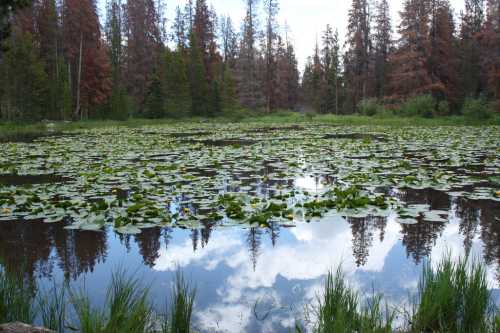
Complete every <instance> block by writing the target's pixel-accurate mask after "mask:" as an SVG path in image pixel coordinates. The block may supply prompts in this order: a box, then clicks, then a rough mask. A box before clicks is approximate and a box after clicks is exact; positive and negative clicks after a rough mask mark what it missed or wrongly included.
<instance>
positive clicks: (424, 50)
mask: <svg viewBox="0 0 500 333" xmlns="http://www.w3.org/2000/svg"><path fill="white" fill-rule="evenodd" d="M398 31H399V34H400V39H399V41H398V49H397V51H396V52H395V53H394V54H393V56H392V57H391V67H392V73H391V75H390V90H391V92H392V96H391V97H392V98H393V99H396V100H404V99H406V98H407V97H409V96H414V95H418V94H425V93H429V92H430V91H431V88H432V80H431V77H430V75H429V72H428V55H429V54H430V53H431V43H430V39H429V1H428V0H406V1H405V3H404V8H403V11H402V12H401V24H400V26H399V29H398Z"/></svg>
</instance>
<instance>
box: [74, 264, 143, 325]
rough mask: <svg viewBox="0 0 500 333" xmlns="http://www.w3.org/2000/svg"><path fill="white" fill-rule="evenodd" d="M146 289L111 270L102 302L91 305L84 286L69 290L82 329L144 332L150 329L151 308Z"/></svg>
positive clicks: (120, 273) (134, 280)
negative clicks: (80, 288)
mask: <svg viewBox="0 0 500 333" xmlns="http://www.w3.org/2000/svg"><path fill="white" fill-rule="evenodd" d="M148 296H149V290H148V289H146V288H142V287H141V286H140V285H139V281H138V280H137V279H135V278H132V277H127V276H126V275H125V274H124V272H122V271H118V272H116V273H113V276H112V278H111V282H110V285H109V286H108V289H107V296H106V301H105V304H104V306H103V307H102V308H93V307H92V306H91V304H90V300H89V298H88V296H87V295H86V293H85V291H84V290H81V291H79V292H76V293H72V294H71V303H72V304H73V307H74V308H75V312H76V315H77V318H78V322H79V331H80V332H81V333H120V332H130V333H143V332H147V331H148V330H149V328H148V326H149V325H151V318H152V317H153V310H152V307H151V305H150V303H149V301H148Z"/></svg>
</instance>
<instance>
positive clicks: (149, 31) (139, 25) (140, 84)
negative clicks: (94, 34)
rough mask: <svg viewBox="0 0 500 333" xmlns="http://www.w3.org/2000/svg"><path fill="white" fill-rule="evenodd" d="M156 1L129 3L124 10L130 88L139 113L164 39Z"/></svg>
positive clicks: (134, 1) (126, 61)
mask: <svg viewBox="0 0 500 333" xmlns="http://www.w3.org/2000/svg"><path fill="white" fill-rule="evenodd" d="M158 19H159V16H158V15H157V13H156V8H155V4H154V1H153V0H128V1H127V4H126V5H125V10H124V27H125V39H126V41H127V42H126V50H125V53H126V56H125V57H126V59H125V67H126V76H127V78H128V79H127V88H128V91H129V93H130V95H131V96H133V97H134V99H135V102H136V103H137V106H138V108H139V109H140V110H142V108H143V106H144V101H145V98H146V95H147V92H148V90H149V84H150V83H151V82H150V81H151V77H152V75H153V73H154V70H155V68H157V67H159V63H160V51H161V45H162V36H161V32H160V22H159V21H158Z"/></svg>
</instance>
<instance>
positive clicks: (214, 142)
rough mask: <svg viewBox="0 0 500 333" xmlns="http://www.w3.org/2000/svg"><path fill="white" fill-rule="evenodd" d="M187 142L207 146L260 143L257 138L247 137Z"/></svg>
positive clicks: (242, 145)
mask: <svg viewBox="0 0 500 333" xmlns="http://www.w3.org/2000/svg"><path fill="white" fill-rule="evenodd" d="M184 142H185V143H195V144H196V143H199V144H203V145H205V146H212V147H229V146H232V147H235V148H238V147H246V146H252V145H254V144H256V143H258V141H257V140H246V139H223V140H186V141H184Z"/></svg>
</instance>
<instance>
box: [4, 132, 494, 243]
mask: <svg viewBox="0 0 500 333" xmlns="http://www.w3.org/2000/svg"><path fill="white" fill-rule="evenodd" d="M499 133H500V131H498V129H497V128H495V127H483V128H473V127H462V128H453V127H448V128H444V127H443V128H431V129H428V128H401V129H396V128H387V127H329V126H321V127H319V126H301V127H300V128H299V127H279V126H273V127H269V128H262V127H259V126H254V125H251V124H249V125H242V124H238V125H235V124H233V125H225V128H224V130H222V128H218V127H217V126H215V128H214V125H210V126H209V125H200V124H196V125H182V126H176V127H175V128H174V127H170V126H157V127H154V126H150V127H143V128H139V129H133V128H105V129H96V130H87V131H84V132H81V133H78V134H75V133H73V135H71V136H69V135H64V136H58V137H47V138H41V139H38V140H35V141H34V142H32V143H19V142H18V143H3V144H0V149H1V151H2V155H1V156H0V221H2V220H3V221H9V220H21V221H23V220H24V221H30V220H42V221H44V222H46V223H54V222H64V223H66V227H67V228H70V229H82V230H96V231H97V230H102V229H103V228H104V226H106V225H110V226H114V228H115V230H116V231H118V232H120V233H125V234H136V233H140V232H141V230H142V229H144V228H150V227H154V226H178V227H189V228H193V227H194V228H196V225H198V227H202V225H203V223H217V224H219V225H227V226H230V225H243V226H245V225H248V226H252V227H255V226H259V227H263V228H266V227H268V226H269V224H270V223H277V224H283V225H290V224H294V223H297V222H298V221H299V220H302V217H303V218H305V219H306V220H312V219H314V218H320V217H323V216H325V215H331V214H338V215H341V216H350V217H363V216H365V217H366V216H389V215H390V214H396V215H397V216H398V219H399V221H400V222H401V223H404V224H408V223H416V222H417V221H420V220H421V221H428V222H446V221H447V218H448V217H447V216H446V213H444V212H442V211H439V210H435V209H431V207H430V206H425V205H423V206H422V205H421V206H415V205H414V203H413V202H412V201H411V198H408V197H407V196H408V193H410V192H412V193H416V194H418V193H419V191H424V190H427V189H432V190H435V191H439V192H441V193H445V194H446V195H449V196H451V197H456V198H465V199H468V200H488V201H497V202H498V201H500V187H499V182H498V179H499V177H500V170H499V168H500V157H499V155H500V154H499V149H498V147H499V146H500V144H499V143H500V134H499Z"/></svg>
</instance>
